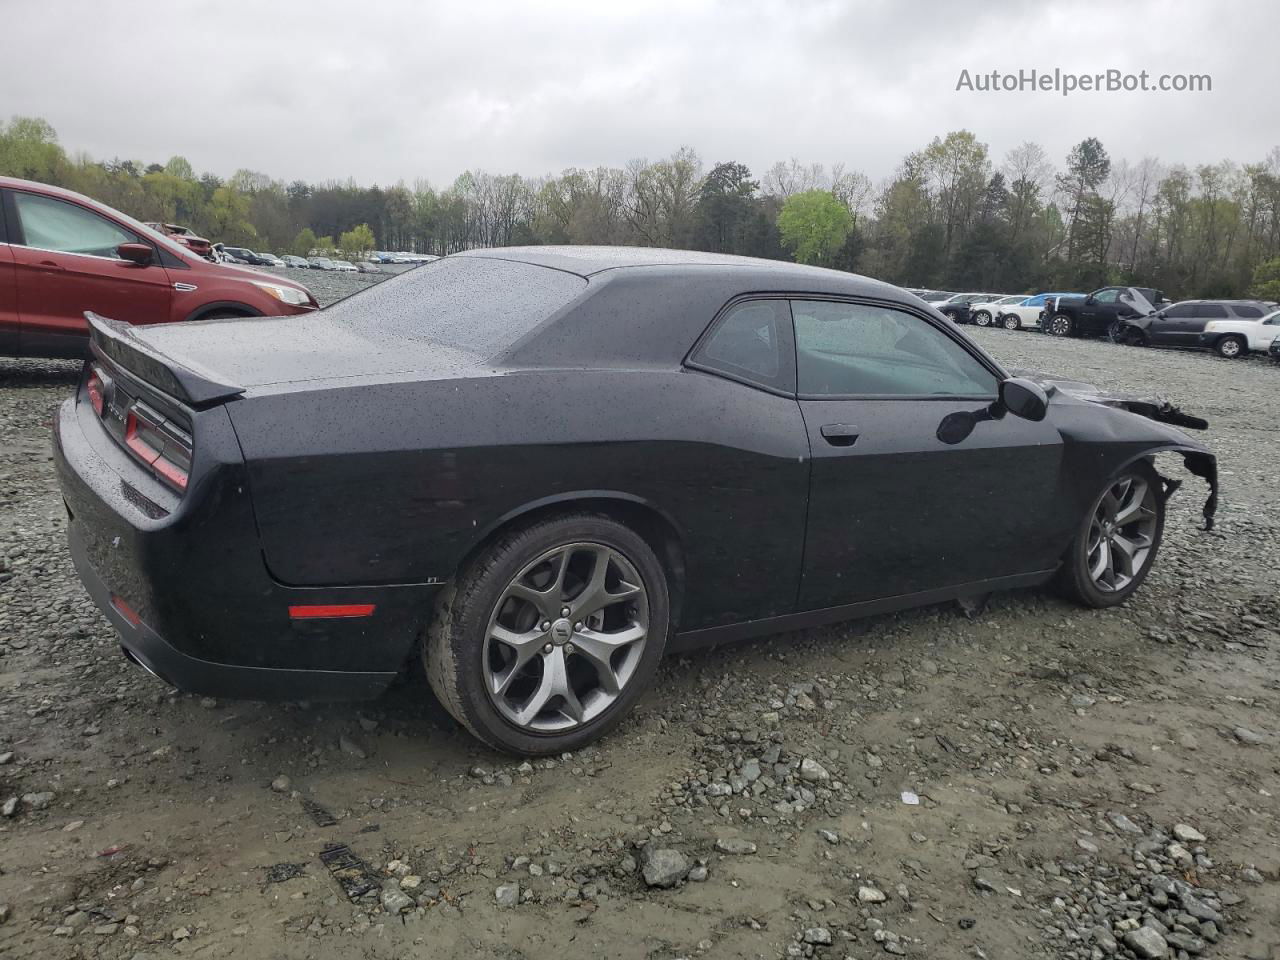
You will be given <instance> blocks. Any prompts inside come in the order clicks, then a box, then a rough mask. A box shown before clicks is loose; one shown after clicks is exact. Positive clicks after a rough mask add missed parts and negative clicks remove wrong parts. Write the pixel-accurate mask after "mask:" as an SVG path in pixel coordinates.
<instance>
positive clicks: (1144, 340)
mask: <svg viewBox="0 0 1280 960" xmlns="http://www.w3.org/2000/svg"><path fill="white" fill-rule="evenodd" d="M1275 309H1276V306H1275V304H1273V303H1269V302H1267V301H1263V300H1182V301H1180V302H1178V303H1175V304H1171V305H1170V306H1167V307H1164V308H1163V309H1161V310H1157V311H1156V312H1155V313H1153V314H1151V315H1149V316H1143V317H1138V318H1135V319H1132V320H1128V321H1126V322H1125V324H1124V326H1123V328H1122V329H1121V330H1120V331H1119V332H1118V334H1117V336H1116V337H1115V338H1114V339H1116V340H1117V341H1118V342H1121V343H1127V344H1132V345H1136V346H1144V347H1145V346H1154V347H1192V348H1199V349H1203V350H1214V351H1216V352H1217V353H1218V355H1219V356H1222V357H1227V358H1229V359H1233V358H1235V357H1243V356H1245V355H1246V354H1248V353H1249V351H1250V350H1254V351H1257V352H1259V353H1266V352H1267V350H1268V349H1269V348H1270V346H1271V342H1272V341H1273V340H1274V339H1275V338H1276V334H1277V333H1280V313H1277V312H1275Z"/></svg>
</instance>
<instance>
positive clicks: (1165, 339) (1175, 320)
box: [1147, 303, 1194, 347]
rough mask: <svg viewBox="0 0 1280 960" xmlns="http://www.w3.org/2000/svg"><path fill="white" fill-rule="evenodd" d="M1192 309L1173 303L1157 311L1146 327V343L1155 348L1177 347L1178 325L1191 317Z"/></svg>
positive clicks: (1191, 305) (1189, 305)
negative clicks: (1155, 346)
mask: <svg viewBox="0 0 1280 960" xmlns="http://www.w3.org/2000/svg"><path fill="white" fill-rule="evenodd" d="M1193 309H1194V305H1193V304H1190V303H1175V304H1174V305H1173V306H1171V307H1165V308H1164V309H1163V310H1161V311H1159V312H1158V313H1157V314H1156V315H1155V316H1153V317H1152V318H1151V322H1150V323H1149V324H1148V325H1147V342H1148V343H1152V344H1155V345H1157V346H1165V347H1170V346H1177V344H1178V325H1179V324H1180V323H1182V322H1183V321H1184V320H1186V319H1187V318H1188V317H1189V316H1190V315H1191V313H1192V312H1193Z"/></svg>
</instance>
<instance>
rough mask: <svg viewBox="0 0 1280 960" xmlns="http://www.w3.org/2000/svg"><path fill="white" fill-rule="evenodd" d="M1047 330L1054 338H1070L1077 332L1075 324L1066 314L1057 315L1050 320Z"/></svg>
mask: <svg viewBox="0 0 1280 960" xmlns="http://www.w3.org/2000/svg"><path fill="white" fill-rule="evenodd" d="M1045 330H1046V331H1047V332H1048V333H1049V335H1050V336H1053V337H1069V336H1071V334H1072V333H1073V332H1074V331H1075V323H1074V322H1073V321H1072V319H1071V318H1070V317H1068V316H1067V315H1066V314H1065V313H1056V314H1054V315H1053V316H1052V317H1050V318H1049V323H1048V324H1047V325H1046V326H1045Z"/></svg>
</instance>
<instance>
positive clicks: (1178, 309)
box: [1164, 303, 1194, 320]
mask: <svg viewBox="0 0 1280 960" xmlns="http://www.w3.org/2000/svg"><path fill="white" fill-rule="evenodd" d="M1193 313H1194V308H1193V307H1192V305H1191V304H1189V303H1178V304H1174V305H1173V306H1172V307H1166V308H1165V311H1164V315H1165V319H1167V320H1181V319H1182V318H1183V317H1189V316H1191V315H1192V314H1193Z"/></svg>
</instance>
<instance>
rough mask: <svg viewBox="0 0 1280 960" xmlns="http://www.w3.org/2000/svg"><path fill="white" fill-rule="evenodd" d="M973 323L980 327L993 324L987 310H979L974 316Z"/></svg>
mask: <svg viewBox="0 0 1280 960" xmlns="http://www.w3.org/2000/svg"><path fill="white" fill-rule="evenodd" d="M973 322H974V323H976V324H977V325H978V326H980V327H985V326H987V325H989V324H990V323H991V313H990V312H989V311H987V310H979V311H978V312H977V313H975V314H974V315H973Z"/></svg>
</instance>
